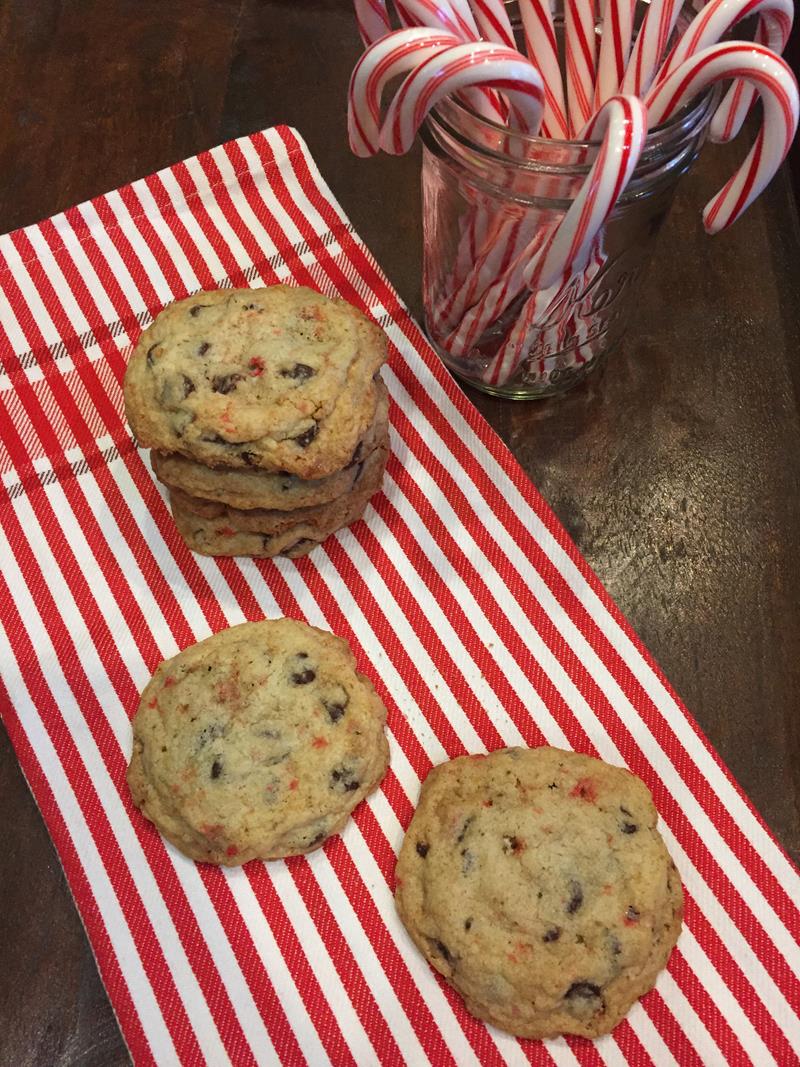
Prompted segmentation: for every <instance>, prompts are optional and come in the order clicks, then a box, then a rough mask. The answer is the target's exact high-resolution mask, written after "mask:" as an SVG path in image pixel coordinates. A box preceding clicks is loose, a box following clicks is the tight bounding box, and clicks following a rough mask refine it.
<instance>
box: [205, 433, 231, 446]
mask: <svg viewBox="0 0 800 1067" xmlns="http://www.w3.org/2000/svg"><path fill="white" fill-rule="evenodd" d="M200 440H201V441H206V442H207V443H208V444H210V445H228V444H230V441H226V440H225V438H224V437H220V435H219V434H218V433H208V432H206V433H204V434H201V436H200Z"/></svg>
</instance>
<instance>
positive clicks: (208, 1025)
mask: <svg viewBox="0 0 800 1067" xmlns="http://www.w3.org/2000/svg"><path fill="white" fill-rule="evenodd" d="M27 504H28V502H27V500H26V499H24V498H21V500H20V506H19V509H18V511H19V512H21V514H20V515H19V517H20V521H21V522H22V523H23V525H24V527H25V528H26V529H27V530H28V531H29V533H33V532H34V531H36V535H35V536H34V537H33V538H32V539H31V542H32V548H33V550H34V551H35V552H37V553H39V554H40V555H39V558H40V559H42V566H43V567H44V566H45V565H46V564H49V567H48V576H49V580H50V589H51V592H52V593H53V596H54V598H55V600H56V602H57V603H58V604H59V608H60V609H61V612H62V615H63V617H64V623H65V625H66V627H67V628H68V630H69V632H70V634H71V635H72V638H73V640H74V642H75V649H76V652H77V654H78V656H79V657H80V659H81V661H82V666H83V667H84V670H85V673H86V676H87V678H88V679H89V680H90V682H91V681H94V682H95V683H96V686H94V687H93V688H95V691H99V692H104V693H105V697H106V709H107V707H108V704H109V703H114V704H117V707H118V703H117V701H116V694H115V693H114V688H113V684H112V682H111V679H110V678H108V676H107V675H106V676H105V678H104V679H101V676H100V672H99V671H97V669H96V668H94V664H92V665H90V666H89V667H88V668H87V667H86V666H85V665H84V664H83V660H84V659H85V658H87V653H88V651H89V646H90V645H91V640H90V639H84V638H83V634H82V633H81V631H82V629H83V627H82V625H79V623H78V619H79V616H78V618H76V617H75V615H77V612H76V613H75V615H73V613H72V611H71V607H72V605H71V596H70V593H69V590H68V589H67V588H66V586H65V585H64V583H63V578H62V575H61V572H60V570H59V569H58V567H57V566H56V565H55V563H54V561H52V560H51V559H49V558H48V555H49V554H48V551H47V544H46V539H45V538H44V537H40V536H38V523H37V522H36V519H35V516H34V515H33V514H32V513H30V512H28V508H27ZM0 545H2V546H3V548H4V551H3V553H0V555H2V556H4V557H5V563H4V567H3V573H4V576H5V578H6V581H7V582H8V586H9V590H10V592H11V594H12V595H13V597H14V600H15V603H16V604H17V605H18V608H19V610H20V612H21V614H22V617H23V618H24V619H25V623H26V628H27V630H28V635H29V638H30V640H31V642H32V643H33V646H34V647H35V648H36V649H37V650H38V653H39V656H40V659H41V661H42V663H43V664H45V666H46V671H45V676H46V678H47V683H48V686H49V688H50V691H51V694H52V697H53V700H54V701H55V703H56V705H57V707H59V708H60V710H61V714H62V716H63V719H64V723H65V725H66V727H67V729H68V730H69V733H70V736H71V737H72V739H73V742H74V744H75V747H76V749H77V752H78V755H79V757H80V759H81V760H82V762H83V764H84V767H85V768H86V773H87V775H88V777H89V779H90V780H91V782H92V783H93V785H94V787H95V790H96V792H97V797H98V801H99V803H100V805H101V806H102V808H103V811H104V812H105V814H106V818H107V819H108V823H109V828H110V830H111V833H112V834H113V835H114V838H115V840H116V841H117V843H118V844H119V847H120V849H121V851H122V854H123V856H124V857H125V858H126V860H127V861H128V866H129V871H130V874H131V877H132V879H133V882H134V884H135V886H136V889H137V891H138V892H139V894H140V896H141V898H142V900H146V901H147V902H148V906H147V912H148V917H149V919H150V922H151V924H152V927H153V933H154V935H155V937H156V939H157V941H158V943H159V945H160V946H161V948H162V951H163V952H164V957H165V960H166V963H167V967H168V968H169V971H170V974H171V976H172V979H173V982H174V984H175V988H176V990H177V991H178V995H179V996H186V995H187V994H188V995H189V997H190V999H191V1000H192V1001H196V1003H197V1007H198V1011H197V1016H198V1018H197V1020H196V1021H195V1024H194V1029H195V1033H196V1037H197V1041H198V1044H199V1045H200V1047H201V1049H203V1051H204V1054H205V1055H206V1056H214V1057H217V1058H222V1059H224V1060H225V1062H227V1056H226V1055H225V1051H224V1048H223V1046H222V1044H221V1042H220V1038H219V1034H218V1032H217V1029H216V1026H215V1025H214V1021H213V1019H212V1017H211V1014H210V1012H209V1011H208V1005H207V1004H206V1002H205V998H204V997H203V993H202V990H201V989H200V986H199V984H198V982H197V979H196V977H195V974H194V971H193V970H192V968H191V966H190V964H189V961H188V959H187V957H186V955H185V953H184V952H183V949H182V946H181V942H180V939H179V938H178V935H177V930H176V929H175V925H174V923H173V920H172V916H171V915H170V913H169V911H168V909H167V907H166V905H165V903H164V900H163V898H162V896H161V891H160V889H159V887H158V885H157V883H156V881H155V879H154V877H153V874H152V871H151V870H150V867H149V865H148V863H147V861H146V859H145V857H144V854H143V852H142V850H141V846H140V845H139V842H138V840H137V838H136V835H135V833H134V832H133V827H132V826H131V822H130V819H129V818H128V816H127V814H126V813H125V810H124V808H123V807H122V804H121V802H120V797H119V793H118V792H117V789H116V787H115V786H114V784H113V782H112V781H111V778H110V776H109V773H108V771H107V769H106V765H105V762H104V760H103V757H102V756H101V755H100V752H99V749H98V747H97V743H96V742H95V739H94V736H93V735H92V733H91V730H90V729H89V726H88V723H87V722H86V720H85V719H84V718H83V715H82V714H81V711H80V708H79V707H78V705H77V703H76V700H75V696H74V693H73V691H72V688H71V687H70V685H69V683H68V681H67V679H66V678H65V677H64V675H63V673H62V671H61V667H60V664H59V661H58V657H57V655H56V651H55V649H54V647H53V645H52V643H51V641H50V635H49V633H48V632H47V628H46V627H45V626H44V624H43V622H42V620H41V618H40V616H39V611H38V609H37V607H36V605H35V603H34V602H33V600H32V599H31V597H30V595H29V592H28V589H27V586H26V585H25V581H24V579H23V577H22V575H21V573H20V571H19V569H18V567H17V564H16V560H15V559H14V557H13V555H12V553H11V552H10V551H9V550H8V545H7V542H6V541H5V538H4V537H2V539H1V540H0ZM82 653H83V655H81V654H82ZM88 658H89V659H91V658H92V657H91V655H90V654H89V655H88ZM101 684H102V688H97V686H98V685H101ZM15 697H16V698H17V699H22V698H23V697H24V690H23V689H22V687H21V686H19V687H18V688H17V690H16V692H15ZM31 714H34V713H33V712H31ZM118 714H121V715H123V716H124V709H119V707H118ZM40 744H41V742H40ZM49 777H50V774H48V778H49ZM56 796H58V797H59V802H61V800H62V797H61V794H60V793H59V792H57V793H56ZM65 807H66V808H67V809H68V808H69V805H66V806H65ZM73 818H74V816H73ZM75 843H76V848H77V849H78V854H79V855H80V857H81V862H85V860H84V855H85V854H86V853H91V854H92V855H93V857H94V856H96V862H95V863H93V864H92V867H94V868H95V871H96V874H95V881H94V882H92V890H93V892H96V891H97V889H98V888H99V887H100V886H101V885H102V883H103V877H102V873H104V869H103V867H102V862H101V861H100V857H99V854H97V853H96V850H95V845H94V841H93V839H88V840H87V839H81V840H80V841H78V840H76V842H75ZM101 871H102V873H101ZM109 891H110V892H112V893H113V890H109ZM107 925H108V924H107ZM116 927H119V929H120V930H122V929H126V926H125V923H124V920H121V917H120V918H118V919H117V921H116V923H115V929H113V930H112V929H111V927H110V925H109V936H110V937H111V938H112V941H113V940H114V936H115V934H116ZM123 973H124V972H123ZM141 1021H142V1025H143V1026H145V1027H146V1022H145V1020H144V1019H142V1020H141Z"/></svg>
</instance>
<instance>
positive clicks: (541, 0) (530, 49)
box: [519, 0, 569, 140]
mask: <svg viewBox="0 0 800 1067" xmlns="http://www.w3.org/2000/svg"><path fill="white" fill-rule="evenodd" d="M519 12H520V15H521V16H522V28H523V31H524V34H525V49H526V51H527V53H528V58H529V59H530V61H531V63H533V64H534V66H536V67H538V69H539V70H540V71H541V72H542V78H543V79H544V91H545V105H544V119H543V122H542V130H543V132H544V136H545V137H558V138H561V139H562V140H564V139H566V138H567V137H569V126H568V123H567V109H566V107H565V105H564V85H563V81H562V78H561V66H560V63H559V59H558V46H557V44H556V32H555V27H554V25H553V14H552V12H551V10H550V0H519Z"/></svg>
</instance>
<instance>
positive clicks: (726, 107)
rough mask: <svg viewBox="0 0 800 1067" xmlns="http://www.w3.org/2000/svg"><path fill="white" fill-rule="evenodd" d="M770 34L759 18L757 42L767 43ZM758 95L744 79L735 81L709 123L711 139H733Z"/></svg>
mask: <svg viewBox="0 0 800 1067" xmlns="http://www.w3.org/2000/svg"><path fill="white" fill-rule="evenodd" d="M768 36H769V33H768V31H767V29H766V27H765V26H764V24H763V23H762V22H761V21H760V20H759V23H758V26H757V27H756V33H755V40H756V43H757V44H763V45H766V43H767V38H768ZM782 51H783V49H782V48H781V49H776V48H774V49H773V52H782ZM757 97H758V93H757V92H756V91H755V89H754V88H753V86H752V85H748V84H747V82H743V81H737V82H734V84H733V85H732V86H731V87H730V89H728V91H727V93H726V94H725V96H724V97H723V98H722V102H721V103H720V105H719V107H718V108H717V110H716V111H715V112H714V114H713V116H712V118H711V122H710V123H709V124H708V139H709V141H714V142H715V143H716V144H725V143H727V142H728V141H732V140H733V139H734V137H736V136H737V134H738V133H739V131H740V130H741V128H742V126H743V125H744V120H745V119H746V118H747V115H748V112H749V111H750V108H751V107H752V106H753V104H754V103H755V101H756V99H757Z"/></svg>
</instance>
